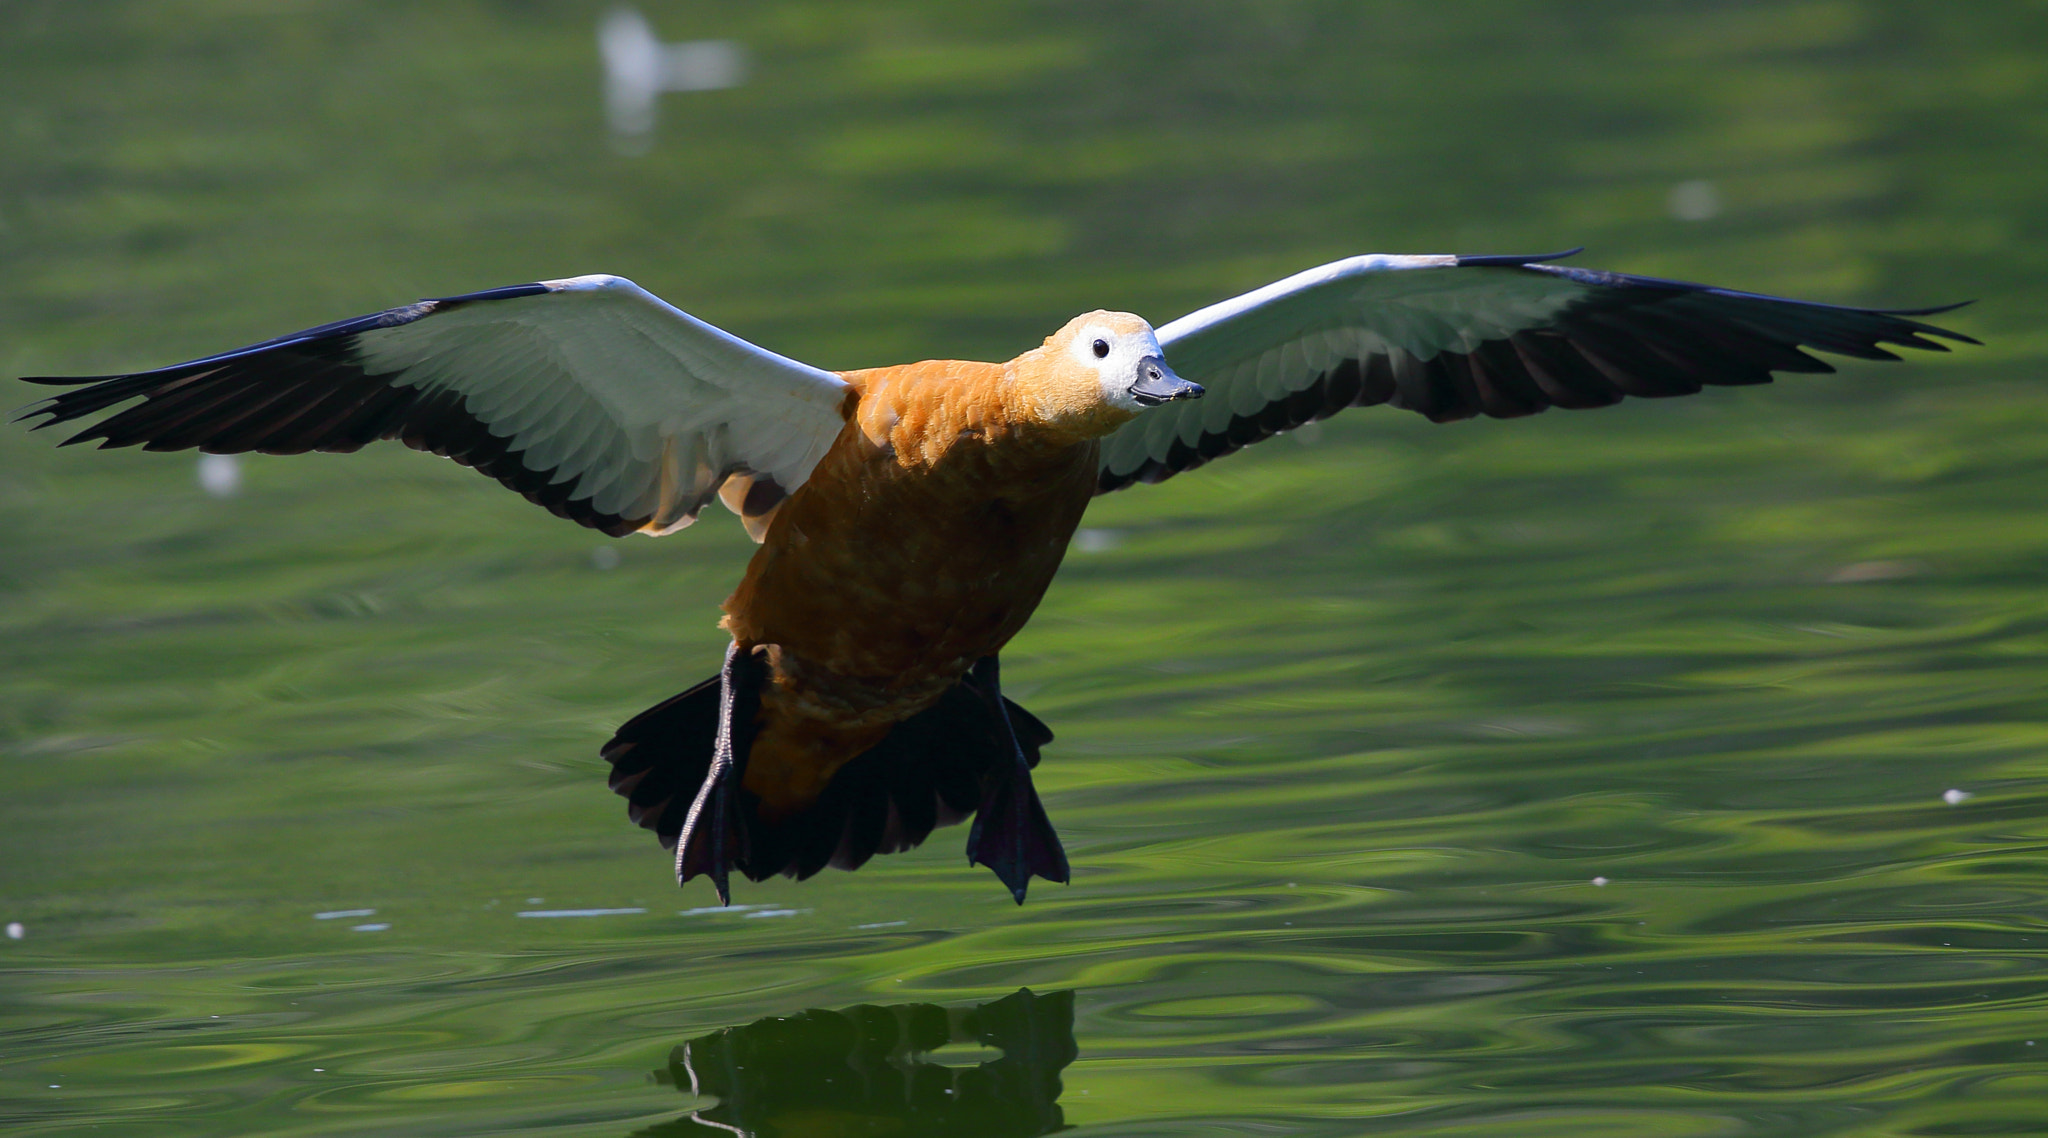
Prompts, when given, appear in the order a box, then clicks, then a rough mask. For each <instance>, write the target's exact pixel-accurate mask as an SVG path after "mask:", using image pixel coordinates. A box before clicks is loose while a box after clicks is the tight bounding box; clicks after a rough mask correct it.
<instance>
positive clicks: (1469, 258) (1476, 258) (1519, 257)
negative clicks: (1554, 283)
mask: <svg viewBox="0 0 2048 1138" xmlns="http://www.w3.org/2000/svg"><path fill="white" fill-rule="evenodd" d="M1585 251H1586V247H1585V246H1584V245H1574V246H1572V247H1571V248H1569V249H1566V250H1565V251H1564V252H1562V253H1536V254H1530V255H1524V254H1520V253H1476V254H1466V253H1460V254H1458V267H1459V268H1461V269H1471V268H1487V267H1494V268H1508V269H1512V268H1520V267H1521V266H1523V265H1540V264H1542V263H1544V262H1545V261H1562V260H1564V259H1565V258H1566V257H1576V256H1578V255H1579V254H1581V253H1583V252H1585Z"/></svg>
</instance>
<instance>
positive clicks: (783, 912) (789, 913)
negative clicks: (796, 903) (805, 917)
mask: <svg viewBox="0 0 2048 1138" xmlns="http://www.w3.org/2000/svg"><path fill="white" fill-rule="evenodd" d="M808 912H810V910H809V909H762V910H759V911H758V912H753V913H748V914H747V917H748V919H752V918H754V917H794V916H796V915H797V914H798V913H808Z"/></svg>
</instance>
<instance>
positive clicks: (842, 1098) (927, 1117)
mask: <svg viewBox="0 0 2048 1138" xmlns="http://www.w3.org/2000/svg"><path fill="white" fill-rule="evenodd" d="M975 1044H979V1045H981V1046H983V1047H989V1048H995V1049H997V1050H999V1051H1001V1052H1002V1054H1001V1056H1000V1057H997V1058H993V1059H989V1060H988V1061H986V1062H983V1063H979V1064H976V1065H975V1066H972V1067H967V1066H949V1065H946V1064H944V1063H940V1062H936V1061H934V1060H933V1058H932V1057H931V1056H932V1053H933V1052H935V1051H938V1050H939V1049H941V1048H943V1047H946V1046H948V1045H968V1046H972V1045H975ZM1077 1054H1078V1051H1077V1050H1076V1048H1075V1046H1074V993H1072V992H1050V993H1047V994H1045V995H1035V994H1033V993H1032V991H1031V990H1030V989H1028V988H1019V989H1018V990H1017V991H1015V992H1012V993H1011V994H1009V995H1007V996H1004V997H1003V998H1002V999H1000V1000H996V1001H994V1002H992V1003H986V1004H980V1005H977V1006H975V1007H972V1008H942V1007H939V1006H938V1005H936V1004H897V1005H894V1006H891V1007H877V1006H875V1005H872V1004H862V1005H860V1006H859V1007H852V1008H847V1009H846V1010H844V1011H825V1010H823V1009H812V1010H810V1011H806V1012H800V1013H798V1014H796V1015H793V1016H790V1017H788V1018H786V1019H785V1018H776V1019H764V1020H758V1021H756V1022H754V1023H750V1024H747V1025H745V1026H743V1027H729V1028H725V1029H723V1030H721V1031H714V1032H712V1033H711V1034H709V1035H705V1036H700V1037H699V1038H696V1039H692V1040H690V1041H689V1042H687V1043H684V1044H682V1045H681V1046H679V1047H677V1048H676V1049H675V1050H674V1051H673V1052H671V1053H670V1055H669V1059H668V1066H667V1067H665V1068H663V1069H661V1070H658V1071H656V1072H655V1073H654V1077H655V1078H656V1079H657V1080H659V1081H661V1082H665V1083H670V1084H672V1085H674V1086H675V1087H676V1089H677V1090H680V1091H682V1092H683V1093H685V1094H693V1095H697V1096H700V1097H705V1096H709V1097H715V1098H716V1099H717V1100H718V1102H717V1104H716V1105H715V1106H709V1107H700V1108H698V1109H697V1110H694V1111H691V1112H690V1114H689V1115H687V1116H686V1117H683V1118H678V1119H675V1120H673V1121H670V1122H664V1123H662V1124H660V1125H658V1126H654V1127H651V1128H649V1129H646V1130H639V1131H635V1132H634V1134H633V1136H632V1138H685V1136H693V1138H708V1136H709V1135H712V1134H715V1133H717V1132H719V1131H724V1132H726V1133H729V1134H743V1135H747V1136H749V1138H798V1136H802V1138H840V1136H844V1138H854V1136H859V1138H899V1136H900V1138H921V1136H927V1135H929V1136H931V1138H939V1136H941V1135H943V1136H946V1138H954V1136H957V1135H974V1136H976V1138H1035V1136H1036V1135H1040V1134H1050V1133H1052V1132H1053V1131H1055V1130H1061V1129H1064V1128H1065V1125H1066V1124H1065V1119H1064V1116H1063V1115H1062V1114H1061V1113H1060V1106H1059V1097H1060V1072H1061V1071H1062V1070H1064V1069H1065V1068H1066V1066H1067V1064H1069V1063H1071V1062H1073V1061H1074V1057H1075V1056H1076V1055H1077Z"/></svg>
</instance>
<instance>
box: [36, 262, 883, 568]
mask: <svg viewBox="0 0 2048 1138" xmlns="http://www.w3.org/2000/svg"><path fill="white" fill-rule="evenodd" d="M30 382H35V383H48V384H63V385H84V386H79V387H78V389H77V390H74V391H67V392H64V393H62V394H59V395H57V396H55V397H53V398H51V399H48V400H46V401H44V402H43V403H41V404H39V405H37V406H35V407H33V408H31V409H30V410H29V411H28V412H27V413H26V414H24V415H23V416H22V417H23V418H27V417H29V416H32V415H43V416H45V418H44V420H43V421H42V422H40V423H38V424H36V425H37V427H45V426H49V425H50V424H52V423H61V422H67V421H70V420H74V419H78V418H81V417H83V416H86V415H90V414H92V413H94V412H97V411H101V410H104V409H106V408H108V407H111V406H114V405H115V404H117V403H121V402H124V401H126V400H129V399H132V398H136V397H138V396H139V397H141V399H142V402H140V403H137V404H135V405H134V406H132V407H129V408H127V409H126V410H123V411H121V412H119V413H118V414H115V415H113V416H110V417H109V418H107V419H105V420H103V421H101V422H99V423H98V424H96V425H94V426H92V427H91V428H89V429H87V430H85V431H83V432H81V433H79V434H77V435H74V436H73V437H71V438H69V439H66V440H65V444H66V445H69V444H71V443H78V442H86V441H89V440H92V439H99V440H102V441H101V443H100V445H101V446H102V447H116V446H134V445H141V446H142V447H143V448H144V449H146V450H182V449H187V448H192V447H197V448H199V449H201V450H206V451H210V452H213V453H217V454H234V453H239V452H245V451H259V452H262V453H266V454H299V453H303V452H305V451H311V450H321V451H353V450H356V449H358V448H360V447H362V446H363V445H365V444H366V443H369V442H372V441H375V440H377V439H383V438H396V439H399V440H400V441H402V442H404V443H405V444H406V445H407V446H410V447H413V448H415V449H418V450H425V451H431V452H434V453H436V454H442V455H446V456H448V457H449V458H452V459H455V460H456V461H457V462H460V463H463V464H464V465H467V466H473V467H475V468H477V469H478V470H480V471H482V472H483V473H485V474H488V475H490V476H492V477H494V478H496V479H498V480H499V481H500V482H503V483H504V484H505V485H507V486H509V487H511V488H512V489H514V490H517V491H519V492H520V493H522V494H524V495H525V496H526V497H527V498H529V499H531V500H532V501H534V502H536V503H538V504H540V505H542V506H544V507H546V508H547V509H549V510H550V511H552V512H554V513H556V514H558V515H560V516H562V517H565V518H569V519H571V520H573V521H577V522H580V523H582V524H584V525H587V526H590V527H592V528H594V529H599V530H603V531H604V532H606V533H610V534H614V535H616V534H623V533H629V532H632V531H634V530H639V531H641V532H644V533H668V532H672V531H674V530H676V529H680V528H682V527H683V526H685V525H688V524H689V523H690V522H691V521H692V520H694V519H695V517H696V516H697V512H698V511H699V510H700V509H702V508H703V506H704V505H705V503H706V502H708V501H709V500H710V499H711V498H712V497H713V496H714V495H716V494H718V493H719V491H720V488H721V486H725V488H726V490H727V491H728V493H727V499H728V503H729V504H730V505H732V506H733V508H734V510H735V512H739V513H741V514H742V515H743V516H745V517H746V518H747V521H748V523H749V524H748V528H749V530H750V531H752V532H754V533H755V537H756V539H757V540H758V539H759V530H760V529H761V528H763V526H765V517H766V515H767V514H768V513H769V512H771V511H772V509H773V507H774V506H775V504H776V503H777V502H778V501H779V500H780V499H781V498H782V497H784V496H786V495H787V494H788V493H790V492H792V491H794V490H795V489H796V488H797V487H798V486H800V485H802V484H803V481H804V479H806V478H808V477H809V476H810V472H811V469H812V467H814V466H816V465H817V462H818V460H819V459H820V458H822V457H823V456H824V454H825V451H826V450H827V449H828V448H829V447H830V446H831V445H832V440H833V439H834V438H835V437H837V435H838V433H839V430H840V427H841V426H842V424H843V422H844V417H843V408H844V406H845V402H846V396H847V392H848V390H849V389H848V387H847V386H846V384H845V382H844V381H842V380H841V379H840V378H839V377H838V376H836V375H834V374H832V373H831V372H827V371H822V370H820V369H818V368H814V367H810V366H808V365H806V364H802V363H798V362H797V361H795V360H791V359H786V358H784V357H782V356H779V355H776V354H774V353H773V352H769V351H766V350H764V349H761V348H758V347H755V346H754V345H752V344H749V343H747V342H746V341H744V340H741V339H739V338H738V337H735V336H732V335H729V334H728V333H725V332H722V331H720V330H719V329H717V328H714V327H712V326H711V325H709V324H706V323H704V322H703V321H701V320H698V319H696V318H695V317H692V316H690V315H688V314H687V313H684V312H682V311H680V310H678V309H676V308H674V307H672V306H670V305H668V304H666V303H664V302H663V301H662V300H661V299H659V298H658V297H656V296H654V295H653V294H652V293H649V292H647V291H646V290H645V289H642V288H640V287H639V286H637V285H635V284H634V283H633V282H631V281H628V280H625V279H623V278H621V277H612V276H587V277H572V278H569V279H566V280H558V281H544V282H540V283H537V284H528V285H513V286H510V287H507V288H499V289H490V290H488V291H485V292H476V293H468V294H464V295H461V296H453V297H444V298H440V299H434V300H423V301H419V302H418V303H415V304H409V305H405V306H403V307H401V308H394V309H390V310H388V311H385V312H380V313H376V314H374V315H370V316H364V317H359V318H356V319H353V320H343V321H339V322H337V323H334V324H327V325H322V326H321V327H318V328H311V329H308V330H306V331H304V332H299V333H295V334H293V335H290V336H283V337H279V338H278V339H275V340H269V341H265V342H264V343H261V344H256V345H253V346H251V347H247V348H242V349H239V350H237V351H233V352H226V353H223V354H221V355H217V356H209V357H207V358H205V359H200V360H193V361H191V362H190V363H183V364H177V365H174V366H172V367H167V368H160V369H157V370H154V371H147V372H139V373H135V374H131V375H119V376H94V377H84V378H34V379H31V380H30ZM728 480H731V481H732V482H734V483H738V484H740V485H741V487H742V488H741V490H740V492H739V493H738V494H734V493H732V492H731V491H732V490H733V489H734V487H733V486H726V485H725V484H726V483H728Z"/></svg>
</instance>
